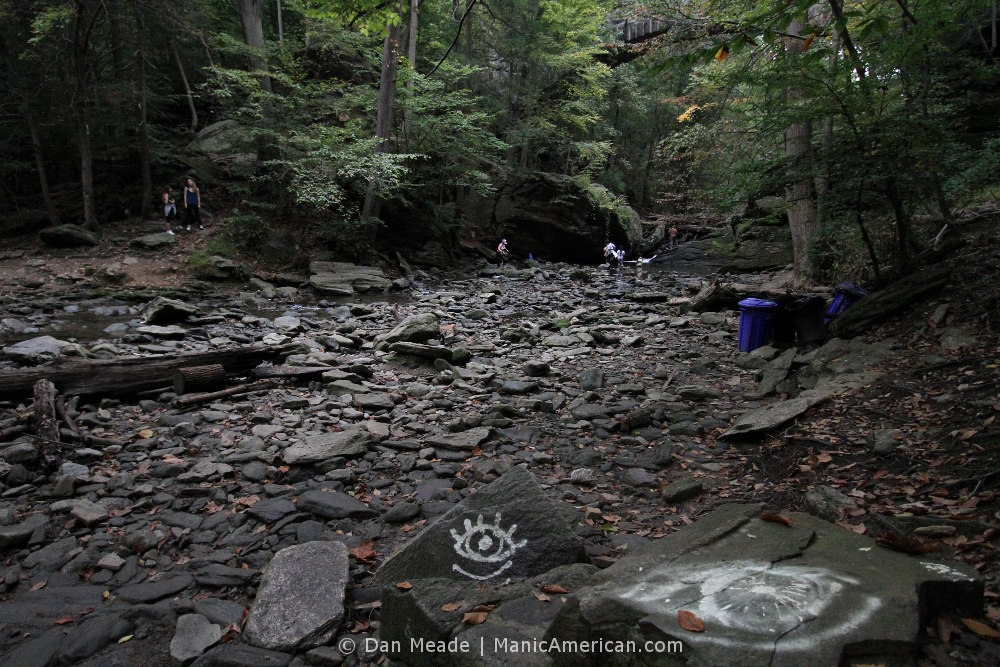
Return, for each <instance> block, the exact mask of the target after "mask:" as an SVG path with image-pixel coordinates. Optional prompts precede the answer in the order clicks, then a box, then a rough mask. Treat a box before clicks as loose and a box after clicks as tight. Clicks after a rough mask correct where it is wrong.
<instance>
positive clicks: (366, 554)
mask: <svg viewBox="0 0 1000 667" xmlns="http://www.w3.org/2000/svg"><path fill="white" fill-rule="evenodd" d="M347 553H348V554H349V555H350V556H351V558H353V559H354V560H356V561H359V562H361V563H370V562H372V561H373V560H375V555H376V554H375V543H374V542H373V541H372V540H363V541H362V542H361V544H360V545H358V546H356V547H354V548H353V549H351V550H350V551H348V552H347Z"/></svg>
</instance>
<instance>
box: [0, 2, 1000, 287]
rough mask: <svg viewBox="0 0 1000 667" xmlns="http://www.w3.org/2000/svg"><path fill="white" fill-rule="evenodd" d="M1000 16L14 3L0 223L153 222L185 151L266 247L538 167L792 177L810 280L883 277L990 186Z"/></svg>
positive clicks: (790, 191) (402, 212)
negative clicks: (923, 224) (292, 233)
mask: <svg viewBox="0 0 1000 667" xmlns="http://www.w3.org/2000/svg"><path fill="white" fill-rule="evenodd" d="M997 14H998V7H997V2H995V1H993V0H989V1H986V0H960V1H958V2H952V3H940V2H932V1H931V0H916V1H915V0H874V1H867V2H854V1H851V0H826V1H824V2H811V1H808V0H765V1H764V2H756V1H754V2H751V1H750V0H715V1H712V2H708V1H698V0H665V1H653V2H638V1H621V2H611V1H607V0H488V1H487V0H452V1H451V2H448V1H446V0H424V1H423V2H420V1H419V0H406V1H404V0H392V1H376V0H356V1H353V2H333V1H324V0H207V1H200V0H199V1H194V0H173V1H171V2H166V1H165V0H42V1H28V0H0V49H2V56H3V58H2V65H0V83H2V88H3V90H4V91H5V94H4V95H3V96H2V98H0V122H2V124H0V128H2V129H0V147H2V158H0V172H2V178H0V193H2V198H0V225H2V227H3V229H4V231H5V233H7V234H13V233H19V232H27V231H37V229H39V228H40V227H42V226H45V225H55V224H60V223H67V222H69V223H78V224H81V225H83V226H85V227H88V228H92V229H100V228H101V227H102V226H103V225H106V224H107V223H109V222H114V221H118V220H121V219H123V218H127V217H129V216H137V215H144V216H151V217H153V218H155V217H156V214H155V212H154V208H155V204H156V202H157V201H158V200H159V195H160V193H161V191H162V190H163V188H164V187H166V186H171V187H173V188H174V190H175V191H177V190H179V189H180V188H181V187H183V179H184V178H185V177H187V176H189V175H192V176H194V177H195V178H196V179H197V180H198V182H199V183H200V184H202V187H203V189H210V190H211V191H212V197H211V204H210V205H208V206H207V208H208V209H209V210H212V211H214V213H216V214H217V215H219V216H220V217H226V218H227V219H229V220H235V221H236V224H238V225H239V227H240V229H242V230H244V231H243V234H242V237H241V241H242V243H243V244H244V245H246V246H247V247H250V246H252V245H253V244H254V243H255V242H258V241H259V240H260V239H261V238H263V237H264V236H266V234H267V233H268V231H269V230H271V229H273V228H276V227H280V226H286V227H288V226H290V227H292V228H295V229H296V230H297V231H299V232H300V233H302V234H305V235H306V236H307V237H308V238H310V239H314V240H315V241H316V242H317V243H319V244H323V245H326V246H328V247H330V248H331V249H334V250H336V251H339V252H341V253H343V254H344V255H345V256H358V257H362V256H365V254H366V253H368V252H370V251H371V250H372V249H373V248H376V247H379V246H384V245H392V244H398V243H406V242H409V241H413V240H414V239H436V240H437V241H439V242H440V243H441V244H442V245H443V246H445V247H454V246H456V245H457V244H458V243H460V242H461V241H462V240H463V239H474V238H476V235H477V234H479V235H481V236H482V235H486V234H488V233H490V232H491V231H492V230H493V228H492V227H491V225H495V224H496V210H497V206H498V202H500V201H501V199H502V198H504V197H506V198H510V197H512V196H530V195H525V194H524V193H525V192H530V191H531V188H529V187H527V184H531V183H537V182H541V181H540V179H541V180H544V182H546V183H560V184H563V185H562V186H560V187H564V188H573V190H572V192H581V193H586V195H587V196H588V197H591V198H593V199H594V200H595V201H598V202H599V204H600V205H601V206H605V207H610V209H614V210H620V209H622V208H623V207H631V208H632V209H634V210H636V211H639V212H640V213H644V214H658V213H671V214H683V213H706V212H707V213H710V214H711V215H714V216H716V217H718V218H719V219H720V220H721V219H727V218H728V219H729V220H730V222H731V223H732V224H733V226H734V228H735V227H737V226H738V224H739V223H740V221H741V220H742V219H743V217H744V216H746V215H747V214H748V212H749V211H753V210H754V209H755V207H756V206H757V205H758V203H759V202H760V201H762V200H774V199H778V200H780V201H781V202H782V203H783V206H782V207H781V210H780V212H779V213H778V214H777V218H778V222H779V223H780V224H787V226H788V228H789V229H790V230H791V238H792V244H793V250H794V260H795V263H794V267H795V271H796V275H797V276H798V277H799V278H800V279H803V280H806V279H810V278H819V277H829V276H833V275H837V274H843V273H845V272H849V271H858V270H863V271H865V272H867V273H868V274H869V275H871V276H873V277H874V278H876V279H879V278H880V277H881V274H882V273H884V272H886V271H887V270H890V269H891V270H892V271H896V272H905V271H906V270H907V268H908V267H909V266H910V265H911V264H912V262H913V259H914V257H915V256H916V254H917V253H918V252H919V251H920V248H921V241H922V239H921V238H919V235H918V234H916V233H915V231H914V230H915V227H914V225H915V221H918V220H931V221H939V222H941V223H945V222H947V221H948V220H949V219H951V217H952V215H953V211H954V210H955V209H956V208H957V207H959V206H963V205H966V204H968V203H970V202H975V201H978V200H980V199H983V198H988V197H995V196H996V194H997V192H996V187H997V186H996V183H997V179H998V177H1000V130H998V127H1000V126H998V123H997V120H998V113H1000V112H998V110H1000V103H998V102H1000V95H998V83H1000V79H998V68H997V62H996V58H997V56H998V53H1000V51H998V47H997V44H998V16H997ZM206 200H207V198H206ZM570 208H571V207H567V215H571V214H572V212H571V210H570ZM584 222H585V221H584ZM923 240H924V241H925V240H926V239H923Z"/></svg>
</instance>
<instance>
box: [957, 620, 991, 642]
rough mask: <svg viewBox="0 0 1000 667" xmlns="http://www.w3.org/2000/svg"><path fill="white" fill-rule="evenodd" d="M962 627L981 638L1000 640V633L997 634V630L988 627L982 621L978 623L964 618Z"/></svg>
mask: <svg viewBox="0 0 1000 667" xmlns="http://www.w3.org/2000/svg"><path fill="white" fill-rule="evenodd" d="M962 625H964V626H965V627H967V628H969V629H970V630H972V631H973V632H975V633H976V634H977V635H979V636H980V637H987V638H989V639H1000V632H997V631H996V630H994V629H993V628H991V627H990V626H988V625H986V624H985V623H983V622H982V621H977V620H976V619H974V618H963V619H962Z"/></svg>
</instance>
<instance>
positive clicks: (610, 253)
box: [604, 241, 618, 264]
mask: <svg viewBox="0 0 1000 667" xmlns="http://www.w3.org/2000/svg"><path fill="white" fill-rule="evenodd" d="M617 250H618V249H617V248H615V244H614V243H612V242H611V241H608V244H607V245H606V246H604V261H605V262H607V263H608V264H612V263H613V262H614V261H615V259H616V258H617V254H616V251H617Z"/></svg>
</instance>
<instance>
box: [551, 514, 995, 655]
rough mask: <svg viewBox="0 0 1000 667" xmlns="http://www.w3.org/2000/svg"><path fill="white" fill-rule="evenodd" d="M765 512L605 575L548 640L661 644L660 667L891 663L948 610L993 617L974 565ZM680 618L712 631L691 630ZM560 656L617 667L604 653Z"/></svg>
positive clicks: (729, 520)
mask: <svg viewBox="0 0 1000 667" xmlns="http://www.w3.org/2000/svg"><path fill="white" fill-rule="evenodd" d="M760 509H761V508H760V506H756V505H729V506H724V507H722V508H719V509H717V510H716V511H714V512H712V513H711V514H709V515H707V516H705V517H702V518H701V519H699V520H698V521H697V522H695V523H694V524H693V525H691V526H689V527H687V528H684V529H682V530H680V531H678V532H676V533H674V534H672V535H669V536H667V537H666V538H663V539H661V540H658V541H656V542H655V543H654V545H653V546H652V547H651V548H649V549H647V550H644V551H643V552H641V553H639V554H636V555H633V556H626V557H625V558H623V559H621V560H620V561H618V562H617V563H615V564H614V565H612V566H611V567H609V568H608V569H606V570H603V571H601V572H600V573H598V574H597V575H595V577H594V579H593V582H594V583H593V585H592V586H590V587H588V588H585V589H583V590H580V591H578V592H575V593H574V594H573V596H572V597H571V598H570V600H569V602H568V603H567V604H566V605H564V606H563V608H562V610H561V611H560V614H559V616H558V617H557V618H556V619H555V621H553V623H552V625H551V628H550V630H549V633H548V634H547V636H546V639H547V640H551V639H557V640H560V641H574V640H575V641H584V640H595V639H599V640H602V641H610V642H617V641H622V642H625V641H635V642H636V644H637V645H638V646H643V645H644V642H646V641H654V642H656V641H659V642H663V644H662V646H663V651H662V652H661V653H659V654H657V655H656V656H652V659H651V660H649V664H660V665H680V664H684V665H746V666H747V667H752V666H755V665H761V666H763V665H769V666H775V667H780V666H783V665H785V666H793V665H804V664H813V665H837V664H844V661H845V660H846V658H847V657H848V656H850V657H851V658H853V659H857V658H858V657H862V658H864V660H863V661H866V662H869V663H871V664H884V661H885V660H888V659H891V658H893V657H898V656H899V655H900V654H904V655H905V654H907V653H912V651H914V650H915V647H916V644H917V641H918V638H919V637H920V635H921V632H922V629H923V628H922V624H924V623H926V622H928V621H929V620H930V619H931V618H933V617H934V615H936V614H937V613H939V612H941V611H944V610H955V611H958V612H959V613H968V614H972V615H978V614H979V613H981V608H982V604H983V581H982V579H980V578H979V575H978V574H977V573H976V572H975V571H974V570H972V569H971V568H968V567H966V566H964V565H959V564H951V563H947V564H946V563H938V562H933V561H931V560H930V559H928V558H927V557H926V556H921V557H914V556H908V555H905V554H901V553H898V552H895V551H890V550H888V549H885V548H883V547H880V546H878V545H876V544H875V542H874V540H872V539H871V538H868V537H864V536H861V535H857V534H855V533H853V532H851V531H848V530H845V529H843V528H839V527H837V526H835V525H833V524H831V523H828V522H826V521H823V520H821V519H818V518H816V517H813V516H810V515H808V514H802V513H791V514H789V515H788V518H790V519H791V521H792V523H793V525H792V526H787V525H784V524H781V523H776V522H770V521H764V520H762V519H761V518H760ZM680 612H690V613H691V614H693V615H694V616H695V617H697V619H699V620H700V621H701V622H702V623H703V624H704V631H702V632H697V631H690V630H688V629H685V628H683V627H681V625H680V617H679V614H680ZM553 658H554V663H555V664H557V665H559V664H564V665H568V664H572V665H574V666H575V667H579V666H580V665H599V664H606V662H605V660H606V658H605V656H603V655H600V654H596V653H585V654H579V653H578V654H575V655H574V654H564V655H560V656H553ZM645 658H647V659H648V658H650V656H645ZM643 664H646V663H643ZM893 664H895V663H893Z"/></svg>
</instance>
